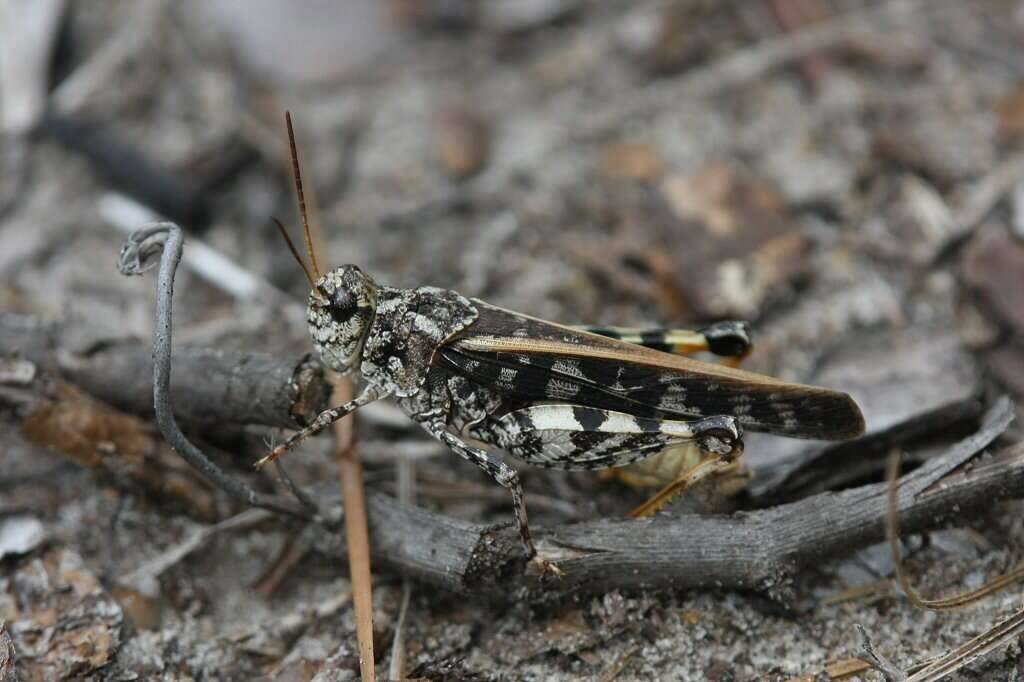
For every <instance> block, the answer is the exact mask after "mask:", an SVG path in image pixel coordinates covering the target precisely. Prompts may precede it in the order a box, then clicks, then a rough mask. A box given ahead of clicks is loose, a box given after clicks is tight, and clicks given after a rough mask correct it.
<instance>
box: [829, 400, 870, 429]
mask: <svg viewBox="0 0 1024 682" xmlns="http://www.w3.org/2000/svg"><path fill="white" fill-rule="evenodd" d="M830 393H832V395H833V396H834V402H835V408H834V410H830V412H833V413H834V414H833V415H830V416H831V419H830V420H829V426H831V427H832V428H831V429H830V431H829V432H828V435H827V439H828V440H853V439H854V438H860V437H861V436H863V435H864V432H865V430H866V429H867V424H866V423H865V421H864V413H863V412H861V410H860V406H859V405H857V402H856V401H855V400H854V399H853V398H852V397H850V394H849V393H842V392H840V391H830Z"/></svg>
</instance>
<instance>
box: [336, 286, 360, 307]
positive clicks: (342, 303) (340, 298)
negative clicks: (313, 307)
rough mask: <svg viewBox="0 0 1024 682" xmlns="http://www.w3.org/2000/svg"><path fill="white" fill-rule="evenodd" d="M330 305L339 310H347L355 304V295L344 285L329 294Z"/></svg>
mask: <svg viewBox="0 0 1024 682" xmlns="http://www.w3.org/2000/svg"><path fill="white" fill-rule="evenodd" d="M331 305H332V306H333V307H335V308H338V309H339V310H343V311H346V312H347V311H348V310H349V309H350V308H354V307H355V305H356V297H355V296H353V295H352V292H351V291H349V290H348V289H346V288H344V287H339V288H338V289H335V290H334V293H333V294H331Z"/></svg>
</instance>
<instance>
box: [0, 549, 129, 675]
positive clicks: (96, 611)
mask: <svg viewBox="0 0 1024 682" xmlns="http://www.w3.org/2000/svg"><path fill="white" fill-rule="evenodd" d="M0 590H2V591H0V620H3V621H7V624H8V627H9V629H10V635H11V639H12V640H13V642H14V647H15V650H16V651H17V653H18V661H19V665H18V667H19V673H20V674H21V678H22V679H23V680H29V681H34V680H40V681H42V680H56V679H67V678H69V677H82V676H87V675H90V674H92V673H94V672H95V671H96V670H98V669H100V668H102V667H103V666H105V665H107V664H108V663H110V661H111V660H112V659H113V656H114V654H115V653H116V652H117V649H118V647H119V646H120V644H121V625H122V622H123V617H122V613H121V608H120V607H119V606H118V605H117V603H116V602H115V601H114V600H113V599H111V597H110V595H109V594H107V593H106V592H105V591H104V590H103V588H102V587H101V586H100V583H99V580H97V578H96V576H94V575H93V574H92V573H91V572H89V570H88V569H87V568H86V567H85V565H84V563H83V562H82V559H81V557H80V556H78V555H77V554H75V553H74V552H72V551H71V550H68V549H64V548H58V549H54V550H52V551H50V552H48V553H47V554H45V555H44V556H43V557H41V558H38V559H33V560H31V561H26V562H23V563H22V564H21V565H20V566H19V567H18V568H17V569H16V570H15V571H14V573H13V574H12V575H11V576H10V577H9V578H7V579H6V580H4V581H2V582H0Z"/></svg>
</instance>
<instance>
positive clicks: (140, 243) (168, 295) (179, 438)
mask: <svg viewBox="0 0 1024 682" xmlns="http://www.w3.org/2000/svg"><path fill="white" fill-rule="evenodd" d="M183 242H184V236H183V235H182V231H181V228H180V227H178V226H177V225H175V224H174V223H169V222H161V223H151V224H149V225H146V226H145V227H143V228H142V229H140V230H138V231H137V232H135V233H133V234H132V235H131V236H130V237H129V238H128V241H127V242H125V244H124V246H123V247H122V248H121V256H120V258H119V260H118V269H119V270H120V271H121V273H122V274H124V275H140V274H142V273H143V272H145V271H146V270H148V269H150V268H152V267H153V264H152V258H153V257H154V256H155V255H156V254H157V253H160V252H161V251H162V255H161V257H160V273H159V277H158V280H157V299H156V331H155V333H154V335H153V407H154V409H155V411H156V423H157V427H158V428H159V429H160V433H162V434H163V436H164V438H165V439H167V442H168V443H170V444H171V447H173V448H174V450H175V452H177V453H178V454H179V455H181V457H182V458H183V459H184V460H185V461H186V462H188V463H189V464H190V465H191V466H192V467H193V468H195V469H196V470H198V471H199V472H200V473H202V474H203V475H204V476H206V477H207V478H208V479H209V480H210V481H212V482H213V483H214V484H215V485H217V486H218V487H219V488H221V489H222V490H224V491H225V492H226V493H228V494H229V495H231V497H233V498H235V499H236V500H238V501H239V502H242V503H244V504H248V505H250V506H253V507H262V508H264V509H269V510H271V511H277V512H282V513H284V514H289V515H292V516H299V517H303V518H308V517H310V516H311V514H310V512H309V510H308V509H307V508H306V507H305V506H303V505H301V504H295V503H293V502H290V501H288V500H284V499H281V498H280V497H277V496H269V495H264V494H263V493H259V492H257V491H255V490H253V489H252V488H250V487H249V486H248V485H246V484H245V483H243V482H241V481H239V480H237V479H235V478H232V477H231V476H228V475H227V474H226V473H224V471H223V469H221V468H220V467H219V466H217V465H216V464H214V463H213V462H212V461H210V459H209V458H208V457H207V456H206V455H205V454H203V452H202V451H201V450H200V449H199V448H197V447H196V446H195V445H194V444H193V443H192V442H191V441H190V440H189V439H188V438H186V437H185V434H183V433H182V432H181V429H180V428H178V422H177V420H176V419H175V418H174V411H173V410H172V409H171V403H170V382H171V303H172V299H173V297H174V275H175V273H176V272H177V269H178V263H179V262H180V261H181V248H182V244H183Z"/></svg>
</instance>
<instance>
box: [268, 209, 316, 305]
mask: <svg viewBox="0 0 1024 682" xmlns="http://www.w3.org/2000/svg"><path fill="white" fill-rule="evenodd" d="M271 220H273V221H274V224H275V225H277V229H278V230H279V231H280V232H281V236H282V237H284V240H285V242H287V243H288V250H289V251H291V252H292V256H294V257H295V262H297V263H298V264H299V267H301V268H302V271H303V272H304V273H306V279H308V280H309V288H310V289H316V280H315V279H313V275H311V274H310V273H309V268H308V267H306V261H304V260H302V256H300V255H299V250H298V249H296V248H295V243H294V242H293V241H292V238H291V237H289V236H288V230H286V229H284V225H282V224H281V221H280V220H278V219H277V218H272V219H271Z"/></svg>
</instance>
